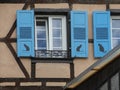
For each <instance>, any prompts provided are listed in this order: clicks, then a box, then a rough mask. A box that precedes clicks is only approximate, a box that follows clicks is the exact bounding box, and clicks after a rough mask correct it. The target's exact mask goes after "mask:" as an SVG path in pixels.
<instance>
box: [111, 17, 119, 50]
mask: <svg viewBox="0 0 120 90" xmlns="http://www.w3.org/2000/svg"><path fill="white" fill-rule="evenodd" d="M113 19H120V16H111V47H112V48H114V47H113V39H119V38H113V37H112V30H113V29H120V28H112V20H113Z"/></svg>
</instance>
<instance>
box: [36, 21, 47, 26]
mask: <svg viewBox="0 0 120 90" xmlns="http://www.w3.org/2000/svg"><path fill="white" fill-rule="evenodd" d="M36 25H37V26H45V22H44V21H37V22H36Z"/></svg>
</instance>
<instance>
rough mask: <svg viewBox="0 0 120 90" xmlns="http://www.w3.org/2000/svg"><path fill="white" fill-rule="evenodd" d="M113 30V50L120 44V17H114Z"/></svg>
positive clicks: (112, 21)
mask: <svg viewBox="0 0 120 90" xmlns="http://www.w3.org/2000/svg"><path fill="white" fill-rule="evenodd" d="M111 30H112V33H111V34H112V35H111V38H112V48H114V47H115V46H117V45H119V44H120V16H112V20H111Z"/></svg>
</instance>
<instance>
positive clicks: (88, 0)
mask: <svg viewBox="0 0 120 90" xmlns="http://www.w3.org/2000/svg"><path fill="white" fill-rule="evenodd" d="M68 1H71V0H34V2H35V3H41V4H42V3H49V4H53V3H68ZM107 1H108V2H109V3H111V4H120V0H107ZM72 2H73V3H80V4H106V0H72ZM0 3H25V0H20V1H18V0H0Z"/></svg>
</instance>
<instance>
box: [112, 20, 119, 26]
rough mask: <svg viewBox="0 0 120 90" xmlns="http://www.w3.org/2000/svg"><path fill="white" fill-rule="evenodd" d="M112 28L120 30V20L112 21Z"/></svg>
mask: <svg viewBox="0 0 120 90" xmlns="http://www.w3.org/2000/svg"><path fill="white" fill-rule="evenodd" d="M112 28H120V19H112Z"/></svg>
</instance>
